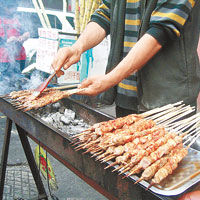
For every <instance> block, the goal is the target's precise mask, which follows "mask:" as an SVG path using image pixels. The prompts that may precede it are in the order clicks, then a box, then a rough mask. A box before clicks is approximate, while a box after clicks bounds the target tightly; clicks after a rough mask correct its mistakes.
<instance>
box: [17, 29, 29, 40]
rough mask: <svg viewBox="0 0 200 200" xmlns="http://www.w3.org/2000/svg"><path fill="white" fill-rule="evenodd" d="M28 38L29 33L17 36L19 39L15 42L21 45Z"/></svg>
mask: <svg viewBox="0 0 200 200" xmlns="http://www.w3.org/2000/svg"><path fill="white" fill-rule="evenodd" d="M29 37H30V33H29V32H26V33H24V34H23V35H21V36H19V37H18V38H17V41H18V42H20V43H23V42H24V41H26V40H27V39H28V38H29Z"/></svg>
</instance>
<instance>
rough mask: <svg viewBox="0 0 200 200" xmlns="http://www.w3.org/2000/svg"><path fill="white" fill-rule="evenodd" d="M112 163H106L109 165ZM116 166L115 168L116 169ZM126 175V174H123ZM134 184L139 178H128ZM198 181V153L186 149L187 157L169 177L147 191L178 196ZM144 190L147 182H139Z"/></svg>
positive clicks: (199, 178) (191, 149)
mask: <svg viewBox="0 0 200 200" xmlns="http://www.w3.org/2000/svg"><path fill="white" fill-rule="evenodd" d="M111 163H112V162H108V164H111ZM117 167H118V165H116V166H115V168H117ZM125 174H127V173H125ZM129 178H130V179H132V180H133V181H134V182H135V181H137V180H138V178H139V176H136V175H133V176H130V177H129ZM199 181H200V151H197V150H195V149H193V148H189V149H188V155H187V156H186V157H185V158H184V159H183V160H182V161H181V162H180V163H179V165H178V167H177V169H176V170H175V171H174V172H173V173H172V174H171V175H169V176H168V177H167V178H166V179H165V180H163V181H162V182H161V184H159V185H154V186H152V187H151V188H150V189H149V190H151V191H153V192H155V193H157V194H160V195H166V196H173V195H179V194H181V193H183V192H184V191H186V190H187V189H188V188H190V187H191V186H193V185H194V184H196V183H198V182H199ZM138 184H141V185H143V186H144V187H145V188H147V187H148V186H149V185H150V182H148V181H141V182H140V183H138Z"/></svg>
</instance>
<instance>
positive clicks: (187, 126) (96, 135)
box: [72, 102, 200, 187]
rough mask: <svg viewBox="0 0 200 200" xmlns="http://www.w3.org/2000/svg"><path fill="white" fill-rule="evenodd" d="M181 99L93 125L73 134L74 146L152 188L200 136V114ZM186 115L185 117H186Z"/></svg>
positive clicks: (168, 172) (167, 173)
mask: <svg viewBox="0 0 200 200" xmlns="http://www.w3.org/2000/svg"><path fill="white" fill-rule="evenodd" d="M192 112H194V108H192V107H190V106H185V105H183V104H182V103H181V102H178V103H176V104H170V105H167V106H164V107H162V108H156V109H154V110H152V111H148V112H146V113H143V114H132V115H128V116H126V117H121V118H117V119H114V120H110V121H107V122H101V123H98V124H94V125H93V126H91V127H90V128H88V129H87V130H85V131H84V132H82V133H80V134H78V135H76V136H74V137H73V138H72V143H73V146H74V147H75V149H76V150H77V151H78V150H85V152H84V153H90V154H91V157H96V160H98V161H100V162H102V163H107V166H106V167H105V169H107V168H110V167H114V169H113V172H114V171H118V172H119V174H123V178H125V177H129V176H131V175H134V174H139V175H141V177H140V178H139V179H138V180H137V181H136V183H138V182H140V181H142V180H147V181H150V184H149V187H151V186H152V185H154V184H160V183H161V181H162V180H164V179H165V178H166V177H167V176H168V175H170V174H172V172H173V171H174V170H175V169H176V168H177V166H178V163H179V162H180V161H181V160H182V159H183V158H184V157H185V156H186V155H187V153H188V148H189V147H190V146H191V145H192V144H193V143H194V142H195V140H196V139H197V138H198V137H199V136H200V126H199V124H198V121H199V120H200V114H195V115H192V116H191V117H188V115H189V114H191V113H192ZM183 118H184V119H183Z"/></svg>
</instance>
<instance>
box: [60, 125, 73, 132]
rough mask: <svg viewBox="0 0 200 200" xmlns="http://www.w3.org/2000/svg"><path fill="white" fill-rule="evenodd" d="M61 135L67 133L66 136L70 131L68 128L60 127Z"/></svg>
mask: <svg viewBox="0 0 200 200" xmlns="http://www.w3.org/2000/svg"><path fill="white" fill-rule="evenodd" d="M60 130H61V131H62V132H63V133H67V134H70V132H71V129H70V128H69V127H68V126H63V127H61V129H60Z"/></svg>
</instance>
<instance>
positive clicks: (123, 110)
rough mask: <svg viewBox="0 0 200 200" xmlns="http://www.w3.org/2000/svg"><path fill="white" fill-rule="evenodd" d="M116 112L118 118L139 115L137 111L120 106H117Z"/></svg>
mask: <svg viewBox="0 0 200 200" xmlns="http://www.w3.org/2000/svg"><path fill="white" fill-rule="evenodd" d="M115 110H116V117H125V116H127V115H130V114H137V111H136V110H129V109H126V108H122V107H119V106H116V108H115Z"/></svg>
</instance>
